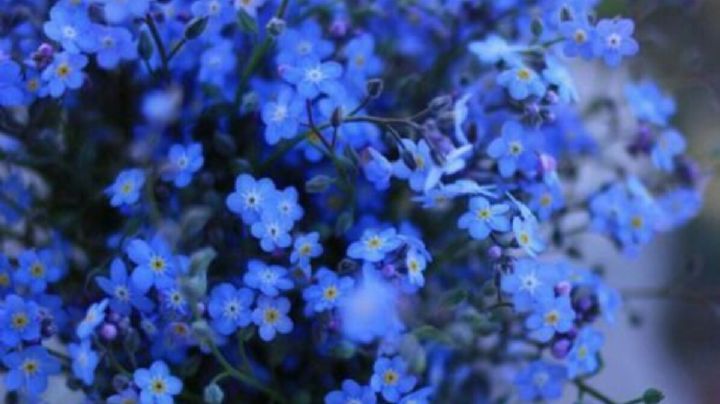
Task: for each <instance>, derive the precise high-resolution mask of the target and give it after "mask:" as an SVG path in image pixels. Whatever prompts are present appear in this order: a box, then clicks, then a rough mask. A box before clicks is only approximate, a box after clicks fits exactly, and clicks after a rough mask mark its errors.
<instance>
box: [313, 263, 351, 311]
mask: <svg viewBox="0 0 720 404" xmlns="http://www.w3.org/2000/svg"><path fill="white" fill-rule="evenodd" d="M315 278H316V279H317V283H316V284H314V285H311V286H309V287H308V288H307V289H305V290H304V291H303V298H304V299H305V300H306V301H307V303H308V306H310V307H311V308H312V309H313V311H315V312H317V313H320V312H322V311H325V310H330V309H333V308H335V307H336V306H337V304H338V302H339V301H340V300H341V299H343V298H344V297H345V296H346V295H347V294H348V292H349V291H350V290H352V288H353V286H354V285H355V281H354V280H353V279H352V278H350V277H347V276H343V277H338V276H337V275H336V274H335V272H332V271H330V270H328V269H327V268H320V269H319V270H318V272H317V274H316V275H315Z"/></svg>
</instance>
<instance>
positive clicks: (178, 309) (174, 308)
mask: <svg viewBox="0 0 720 404" xmlns="http://www.w3.org/2000/svg"><path fill="white" fill-rule="evenodd" d="M181 288H182V286H181V285H180V280H179V279H178V278H175V279H174V280H173V281H172V283H170V284H168V285H163V286H162V287H160V288H158V295H159V300H160V305H161V306H162V308H163V310H164V311H165V312H169V313H172V314H176V315H179V316H184V315H185V314H188V313H189V312H190V307H189V304H190V302H189V301H188V299H187V298H186V297H185V293H184V292H183V291H182V289H181Z"/></svg>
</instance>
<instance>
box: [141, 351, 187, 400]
mask: <svg viewBox="0 0 720 404" xmlns="http://www.w3.org/2000/svg"><path fill="white" fill-rule="evenodd" d="M133 381H134V382H135V385H137V386H138V387H139V388H140V404H167V403H172V402H173V396H175V395H178V394H180V392H181V391H182V388H183V384H182V381H181V380H180V379H178V378H177V377H174V376H173V375H171V374H170V369H168V367H167V365H166V364H165V362H163V361H155V362H153V364H152V365H151V366H150V368H149V369H144V368H142V369H136V370H135V372H134V373H133Z"/></svg>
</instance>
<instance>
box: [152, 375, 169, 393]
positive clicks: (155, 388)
mask: <svg viewBox="0 0 720 404" xmlns="http://www.w3.org/2000/svg"><path fill="white" fill-rule="evenodd" d="M166 389H167V385H166V384H165V380H163V379H161V378H155V379H153V380H152V381H151V382H150V390H152V392H153V393H155V394H158V395H160V394H165V390H166Z"/></svg>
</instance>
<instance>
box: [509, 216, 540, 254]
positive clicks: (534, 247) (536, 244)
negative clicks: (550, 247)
mask: <svg viewBox="0 0 720 404" xmlns="http://www.w3.org/2000/svg"><path fill="white" fill-rule="evenodd" d="M512 229H513V233H514V234H515V240H516V241H517V243H518V245H519V246H520V248H522V249H523V250H525V252H526V253H528V254H529V255H531V256H533V257H534V256H535V255H537V254H539V253H541V252H542V251H543V250H544V249H545V247H546V245H545V243H544V242H543V240H542V238H541V235H540V231H539V229H538V223H537V219H535V217H534V216H527V217H520V216H516V217H514V218H513V221H512Z"/></svg>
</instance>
